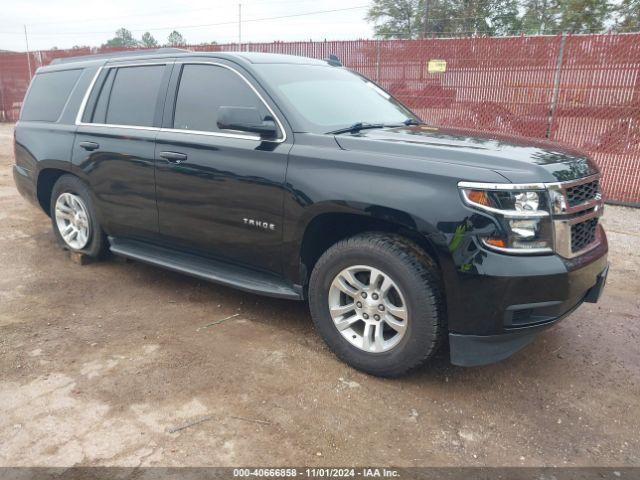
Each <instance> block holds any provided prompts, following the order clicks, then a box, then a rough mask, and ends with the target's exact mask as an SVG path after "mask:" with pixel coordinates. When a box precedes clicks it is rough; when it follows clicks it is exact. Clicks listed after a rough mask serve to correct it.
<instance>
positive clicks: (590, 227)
mask: <svg viewBox="0 0 640 480" xmlns="http://www.w3.org/2000/svg"><path fill="white" fill-rule="evenodd" d="M597 226H598V219H597V218H591V219H589V220H585V221H584V222H580V223H576V224H575V225H572V226H571V252H572V253H576V252H579V251H580V250H582V249H583V248H585V247H588V246H589V245H591V244H592V243H593V242H594V241H595V239H596V228H597Z"/></svg>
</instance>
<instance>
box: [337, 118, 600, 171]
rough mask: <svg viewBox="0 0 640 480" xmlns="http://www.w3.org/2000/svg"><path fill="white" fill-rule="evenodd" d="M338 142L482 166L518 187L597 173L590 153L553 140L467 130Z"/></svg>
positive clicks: (414, 131) (374, 134) (398, 131)
mask: <svg viewBox="0 0 640 480" xmlns="http://www.w3.org/2000/svg"><path fill="white" fill-rule="evenodd" d="M335 139H336V142H338V145H339V146H340V148H342V149H344V150H354V151H363V152H375V153H378V154H380V153H385V154H388V155H390V156H397V155H400V156H411V157H414V158H415V157H417V158H424V159H428V160H430V161H440V162H445V163H451V164H459V165H467V166H473V167H483V168H487V169H490V170H493V171H495V172H497V173H499V174H500V175H502V176H503V177H506V178H507V179H508V180H509V181H511V182H514V183H532V182H560V181H567V180H574V179H576V178H581V177H585V176H588V175H592V174H594V173H597V172H598V170H597V167H596V166H595V164H594V163H593V162H592V161H591V160H590V159H589V158H587V156H586V155H585V154H583V153H581V152H579V151H576V150H573V149H569V148H566V147H560V146H558V145H556V144H554V143H551V142H547V141H541V140H524V139H520V138H517V137H512V136H500V135H492V134H491V135H490V134H484V133H478V132H474V133H470V132H468V131H465V130H457V129H448V128H434V127H428V126H424V125H420V126H407V127H388V128H381V129H368V130H366V129H365V130H361V131H360V132H358V133H354V134H351V133H345V134H341V135H336V137H335ZM467 180H472V179H467Z"/></svg>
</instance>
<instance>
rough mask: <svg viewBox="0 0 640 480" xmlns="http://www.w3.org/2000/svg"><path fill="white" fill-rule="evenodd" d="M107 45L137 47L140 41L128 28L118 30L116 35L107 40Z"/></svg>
mask: <svg viewBox="0 0 640 480" xmlns="http://www.w3.org/2000/svg"><path fill="white" fill-rule="evenodd" d="M104 46H106V47H137V46H138V41H137V40H136V39H135V38H133V34H132V33H131V32H130V31H129V30H127V29H126V28H119V29H118V30H116V36H115V37H113V38H112V39H111V40H107V43H105V44H104Z"/></svg>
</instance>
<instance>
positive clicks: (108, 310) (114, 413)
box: [0, 124, 640, 467]
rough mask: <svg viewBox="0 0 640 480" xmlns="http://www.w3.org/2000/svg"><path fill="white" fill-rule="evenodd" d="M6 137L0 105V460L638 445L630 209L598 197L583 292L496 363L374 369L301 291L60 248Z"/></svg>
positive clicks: (242, 461)
mask: <svg viewBox="0 0 640 480" xmlns="http://www.w3.org/2000/svg"><path fill="white" fill-rule="evenodd" d="M11 141H12V126H11V125H7V124H0V266H1V268H2V270H1V273H2V275H0V412H2V414H1V415H0V466H10V465H11V466H25V465H29V466H32V465H47V466H70V465H119V466H137V465H149V466H153V465H163V466H182V465H189V466H196V465H198V466H199V465H216V466H236V465H258V466H269V465H333V466H338V465H342V466H346V465H371V464H374V465H393V466H407V467H408V466H427V465H429V466H445V465H447V466H457V465H466V466H476V465H477V466H482V465H488V466H519V465H526V466H542V465H545V466H551V465H557V466H565V465H566V466H592V465H599V466H623V465H635V466H639V465H640V433H639V432H640V376H639V373H640V349H639V348H638V344H639V341H640V323H639V322H638V320H639V319H640V295H639V292H640V281H639V279H638V271H639V270H640V210H634V209H627V208H621V207H610V206H608V207H607V208H606V215H605V219H604V222H605V223H606V225H607V227H608V232H609V242H610V249H611V252H610V261H611V272H610V275H609V284H608V287H607V290H606V292H605V296H604V297H603V299H602V301H601V302H600V303H599V304H597V305H591V304H586V305H583V306H582V307H581V308H580V309H578V310H577V311H576V312H575V313H574V314H572V315H571V316H570V317H569V318H568V319H566V320H565V321H563V322H562V323H560V324H559V325H557V326H555V327H554V328H552V329H550V330H547V331H546V332H544V333H543V334H541V335H540V336H539V337H538V339H537V340H536V341H535V342H534V343H532V344H531V345H530V346H528V347H527V348H526V349H524V350H523V351H521V352H520V353H518V354H516V355H515V356H513V357H512V358H510V359H508V360H506V361H503V362H501V363H499V364H495V365H490V366H486V367H481V368H472V369H465V368H458V367H454V366H452V365H450V364H449V362H448V360H447V358H446V357H445V356H444V355H442V354H441V355H440V356H439V357H438V358H436V359H434V360H433V361H432V362H430V363H429V364H428V365H427V366H426V367H425V368H423V369H422V370H420V371H417V372H415V373H413V374H411V375H410V376H408V377H405V378H402V379H399V380H382V379H377V378H372V377H368V376H366V375H363V374H361V373H358V372H356V371H354V370H352V369H350V368H349V367H347V366H346V365H344V364H343V363H341V362H340V361H338V360H337V359H336V358H335V357H334V356H333V355H332V354H331V352H329V351H328V349H327V348H326V347H325V346H324V345H323V343H322V341H321V340H320V338H319V337H318V335H317V334H316V333H315V332H314V330H313V328H312V324H311V321H310V318H309V314H308V312H307V309H306V306H305V305H304V304H302V303H296V302H287V301H281V300H274V299H269V298H262V297H259V296H254V295H250V294H245V293H242V292H237V291H234V290H231V289H228V288H224V287H220V286H217V285H212V284H207V283H204V282H201V281H198V280H194V279H192V278H189V277H185V276H181V275H178V274H175V273H171V272H167V271H163V270H161V269H158V268H153V267H150V266H146V265H143V264H140V263H126V262H123V261H120V260H117V259H112V260H108V261H105V262H101V263H95V264H90V265H85V266H80V265H77V264H75V263H72V262H71V261H70V260H69V258H68V257H67V255H66V254H65V253H64V252H63V251H62V250H61V249H60V248H59V247H58V246H57V245H56V244H55V240H54V237H53V234H52V231H51V227H50V224H49V220H48V218H47V217H46V216H45V215H44V214H43V213H42V212H40V211H39V210H37V209H36V208H34V207H32V206H30V205H29V204H28V203H27V202H26V201H25V200H23V199H21V198H20V196H19V195H18V193H17V191H16V190H15V188H14V184H13V179H12V177H11V170H10V166H11V164H12V162H13V160H12V147H11ZM232 315H235V316H233V317H231V318H229V319H228V320H227V321H224V322H222V323H219V324H216V325H211V326H209V324H211V323H212V322H215V321H217V320H220V319H224V318H227V317H230V316H232ZM183 427H184V428H183Z"/></svg>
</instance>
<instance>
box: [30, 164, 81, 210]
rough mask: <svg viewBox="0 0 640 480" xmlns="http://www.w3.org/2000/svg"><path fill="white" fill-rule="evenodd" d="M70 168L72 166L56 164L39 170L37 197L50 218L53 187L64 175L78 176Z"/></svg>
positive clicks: (44, 166) (46, 165)
mask: <svg viewBox="0 0 640 480" xmlns="http://www.w3.org/2000/svg"><path fill="white" fill-rule="evenodd" d="M68 167H70V165H67V164H65V163H63V164H59V163H58V162H55V163H53V164H45V165H42V166H41V168H40V169H39V170H38V176H37V180H36V197H37V200H38V204H39V205H40V207H41V208H42V210H43V211H44V213H46V214H47V215H49V216H51V211H50V209H51V193H52V192H53V186H54V185H55V184H56V182H57V181H58V179H59V178H60V177H61V176H63V175H74V176H77V175H75V174H74V173H73V172H72V171H71V170H70V169H69V168H68Z"/></svg>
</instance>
